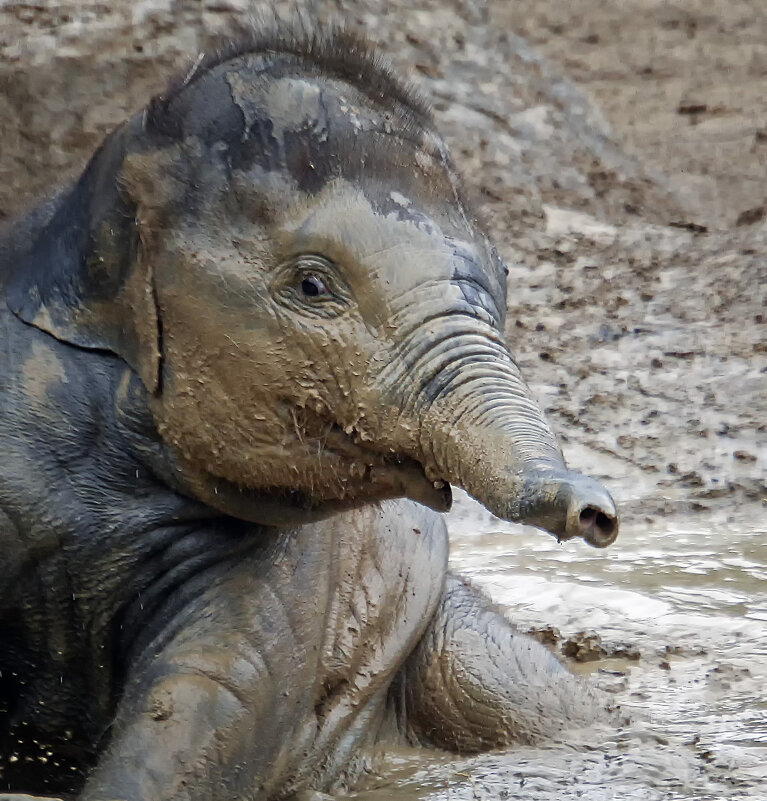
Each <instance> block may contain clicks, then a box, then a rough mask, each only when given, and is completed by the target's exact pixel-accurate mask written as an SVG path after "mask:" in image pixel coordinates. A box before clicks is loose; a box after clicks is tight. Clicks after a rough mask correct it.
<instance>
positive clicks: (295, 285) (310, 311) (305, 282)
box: [272, 254, 351, 318]
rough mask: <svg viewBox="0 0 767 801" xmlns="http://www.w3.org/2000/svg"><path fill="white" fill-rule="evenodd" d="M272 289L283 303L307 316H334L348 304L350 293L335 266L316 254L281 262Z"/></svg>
mask: <svg viewBox="0 0 767 801" xmlns="http://www.w3.org/2000/svg"><path fill="white" fill-rule="evenodd" d="M272 292H273V293H274V297H275V299H276V300H277V301H278V302H279V303H281V304H282V305H283V306H286V307H287V308H289V309H290V310H291V311H295V312H299V313H301V314H304V315H308V316H311V317H324V318H329V317H337V316H338V315H340V314H343V313H344V312H345V311H346V309H347V308H348V307H349V305H350V303H351V293H350V292H349V290H348V288H347V287H346V285H345V283H344V282H343V280H342V279H341V277H340V276H339V275H338V270H337V268H336V265H335V264H334V263H333V262H331V261H330V260H329V259H326V258H325V257H324V256H320V255H317V254H308V255H302V256H298V257H296V258H293V259H290V260H289V261H287V262H285V263H284V264H282V265H281V266H280V268H279V270H278V271H277V275H276V276H275V279H274V281H273V282H272Z"/></svg>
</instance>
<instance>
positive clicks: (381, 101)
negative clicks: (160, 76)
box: [145, 10, 433, 137]
mask: <svg viewBox="0 0 767 801" xmlns="http://www.w3.org/2000/svg"><path fill="white" fill-rule="evenodd" d="M248 55H265V56H267V55H272V56H275V57H279V56H288V57H292V58H294V59H296V60H297V62H299V65H300V64H303V65H305V66H306V68H308V69H311V70H316V71H318V72H319V73H321V74H324V75H326V76H328V77H330V78H334V79H337V80H341V81H345V82H347V83H348V84H349V85H351V86H353V87H354V88H355V89H357V90H358V91H360V92H361V93H362V94H364V95H365V96H367V97H368V98H370V100H371V101H373V102H374V103H375V104H376V105H377V106H378V107H379V108H382V109H384V110H386V111H389V112H391V113H392V114H393V115H394V117H395V119H398V120H399V122H401V123H402V124H403V125H404V126H405V127H411V126H414V127H417V128H421V129H431V128H432V127H433V120H432V115H431V109H430V107H429V103H428V102H427V100H426V99H425V98H424V96H423V95H422V94H421V93H420V92H419V91H418V90H417V89H416V88H415V87H414V86H413V85H412V84H411V83H409V82H407V81H404V80H402V79H400V78H399V77H397V76H396V75H395V74H394V71H393V69H392V67H391V65H390V64H389V62H388V60H386V59H385V58H383V57H382V56H381V55H380V54H379V53H378V52H376V51H375V49H374V48H373V47H372V46H371V44H370V42H368V41H367V40H366V39H365V38H364V37H363V36H362V35H361V34H359V33H358V32H356V31H353V30H352V29H351V28H349V27H347V26H346V25H341V24H338V23H329V24H322V25H320V24H318V23H316V22H314V21H313V20H311V19H310V18H309V17H308V16H307V15H306V14H305V13H302V12H300V11H298V10H295V11H293V12H292V13H291V15H290V18H289V19H285V18H282V17H280V16H278V14H277V13H276V12H274V13H273V14H271V15H269V16H267V15H265V14H261V15H259V16H256V17H251V19H250V21H249V24H248V25H247V26H246V27H244V28H243V29H242V30H241V31H239V32H238V33H237V34H236V35H234V36H232V37H231V38H229V39H227V40H225V41H224V42H223V43H222V44H221V45H220V46H218V47H217V48H215V49H212V50H209V51H205V52H203V53H200V55H199V56H198V57H197V59H196V60H195V61H194V63H193V64H192V66H191V68H190V69H189V70H188V71H187V72H186V73H182V74H181V75H178V76H176V78H174V79H173V80H171V82H170V83H169V85H168V86H167V88H166V89H165V91H164V92H162V93H161V94H159V95H156V96H155V97H153V98H152V100H151V101H150V103H149V106H148V108H147V112H146V117H145V120H146V125H147V127H148V128H150V129H152V130H154V131H156V132H158V133H160V134H163V135H166V136H171V137H175V136H177V135H178V127H177V126H178V123H177V121H176V120H175V119H174V115H173V114H172V111H171V107H172V105H173V101H174V100H175V99H176V98H178V97H179V95H180V94H181V93H182V92H183V91H184V90H185V89H186V88H187V87H189V86H191V85H192V84H194V83H195V82H196V81H198V80H200V79H201V78H203V77H204V76H205V75H206V74H207V73H209V72H210V71H211V70H213V69H215V68H216V67H218V66H221V65H222V64H226V63H227V62H229V61H232V60H234V59H237V58H240V57H243V56H248ZM299 68H300V67H299Z"/></svg>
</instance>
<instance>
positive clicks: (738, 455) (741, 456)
mask: <svg viewBox="0 0 767 801" xmlns="http://www.w3.org/2000/svg"><path fill="white" fill-rule="evenodd" d="M732 457H733V459H737V460H738V461H739V462H755V461H756V456H754V454H753V453H749V452H748V451H735V452H734V453H733V454H732Z"/></svg>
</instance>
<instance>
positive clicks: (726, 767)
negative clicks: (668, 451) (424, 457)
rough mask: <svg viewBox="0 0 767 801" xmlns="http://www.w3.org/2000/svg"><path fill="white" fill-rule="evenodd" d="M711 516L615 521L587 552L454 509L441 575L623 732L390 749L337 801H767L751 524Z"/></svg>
mask: <svg viewBox="0 0 767 801" xmlns="http://www.w3.org/2000/svg"><path fill="white" fill-rule="evenodd" d="M727 517H728V515H726V514H724V513H722V514H721V516H720V518H721V519H718V518H717V516H716V515H710V516H706V519H703V518H701V517H695V518H690V517H689V516H688V517H686V518H684V517H677V518H674V517H669V518H665V519H660V520H656V521H654V522H653V523H652V524H647V523H640V522H638V521H629V522H628V524H626V525H625V526H624V528H623V531H622V532H621V536H620V539H619V540H618V542H617V543H616V545H615V546H614V547H613V548H611V549H608V550H606V551H597V550H594V549H592V548H589V547H588V546H586V545H582V544H581V543H573V542H570V543H563V544H558V543H556V542H555V541H554V540H553V538H550V537H547V536H546V535H545V534H543V533H542V532H539V531H536V530H534V529H529V528H524V527H520V526H514V525H511V524H507V523H503V522H501V521H498V520H497V519H495V518H493V517H492V516H491V515H489V514H488V512H487V511H485V510H484V509H483V508H481V507H479V506H478V505H477V504H475V503H474V502H473V501H471V500H470V499H469V498H467V497H466V496H459V497H458V498H457V499H456V504H455V509H454V511H453V512H452V513H451V515H450V520H449V524H450V528H451V542H452V556H451V561H452V565H453V569H454V570H456V571H460V572H461V573H463V574H464V575H467V576H469V577H470V578H471V579H472V580H473V581H474V582H475V583H476V584H477V585H479V586H481V587H483V588H484V589H486V590H487V591H488V592H489V593H490V594H491V596H492V597H493V599H494V600H496V601H497V602H498V603H499V604H501V605H502V606H503V607H504V608H505V609H507V610H508V612H507V614H508V617H509V619H510V620H512V621H513V622H514V623H515V624H516V625H517V626H518V627H519V628H520V630H523V631H527V630H530V629H537V630H539V636H540V637H541V638H542V639H544V640H548V643H549V647H551V648H552V649H553V650H555V651H558V652H560V654H561V653H562V651H563V650H564V652H565V653H569V654H572V655H575V657H576V659H578V660H581V661H575V660H573V659H569V660H568V663H569V664H570V666H571V667H572V668H573V669H574V670H575V671H577V672H579V673H585V674H588V676H589V679H590V680H592V681H596V682H597V683H598V684H599V685H600V686H602V687H603V688H604V689H605V690H607V691H608V692H610V693H612V694H613V695H614V697H615V700H616V702H617V703H619V704H620V705H621V707H622V708H623V709H624V710H625V711H627V712H628V713H629V714H630V716H631V720H632V722H631V724H629V725H627V726H625V727H623V728H619V729H616V728H594V729H589V730H587V731H576V732H573V733H572V736H571V738H570V739H569V741H568V742H567V743H566V744H546V745H543V746H541V747H536V748H532V747H520V748H517V749H514V750H510V751H506V752H496V753H493V754H485V755H479V756H472V757H460V758H459V757H454V756H449V755H445V754H439V753H434V752H428V751H423V750H416V749H413V750H411V751H399V752H397V753H395V754H390V755H388V756H387V757H386V758H385V760H384V761H383V763H381V764H378V765H377V766H376V772H375V774H372V775H371V776H369V777H368V779H367V782H366V784H367V787H366V789H365V790H363V791H360V792H358V793H356V794H354V795H353V796H352V797H353V798H355V799H357V801H378V799H392V801H396V800H398V799H402V800H403V801H405V800H406V799H407V800H408V801H413V800H414V799H429V801H438V800H439V801H442V800H443V799H444V801H448V799H450V801H453V800H454V799H455V801H458V800H459V799H501V798H525V799H541V801H549V800H550V801H554V799H557V800H558V801H560V800H561V799H571V798H572V799H576V798H583V799H589V801H601V799H643V801H646V800H647V799H689V800H692V799H695V800H696V801H704V800H705V799H712V801H713V799H724V798H726V799H764V798H765V797H767V592H766V591H765V588H766V587H767V583H765V579H767V537H766V536H765V535H766V534H767V521H765V519H764V517H763V516H762V517H761V518H760V520H757V521H754V520H753V518H752V519H751V520H750V522H749V521H742V522H738V521H737V520H733V519H730V520H729V521H728V519H727ZM729 517H732V516H729ZM755 522H756V525H755ZM541 630H542V631H541Z"/></svg>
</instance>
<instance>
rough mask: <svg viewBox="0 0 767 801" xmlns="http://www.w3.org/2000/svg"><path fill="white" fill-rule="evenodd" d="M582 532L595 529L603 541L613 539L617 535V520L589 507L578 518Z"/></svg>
mask: <svg viewBox="0 0 767 801" xmlns="http://www.w3.org/2000/svg"><path fill="white" fill-rule="evenodd" d="M578 520H579V522H580V527H581V531H584V532H586V531H588V530H590V529H593V530H594V531H596V532H597V533H598V534H599V535H600V538H601V539H607V538H608V537H612V535H613V534H614V533H615V525H616V522H615V518H613V517H610V516H609V515H606V514H605V513H604V512H600V511H599V510H598V509H594V508H593V507H592V506H587V507H586V508H585V509H584V510H583V511H582V512H581V513H580V515H579V516H578Z"/></svg>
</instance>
